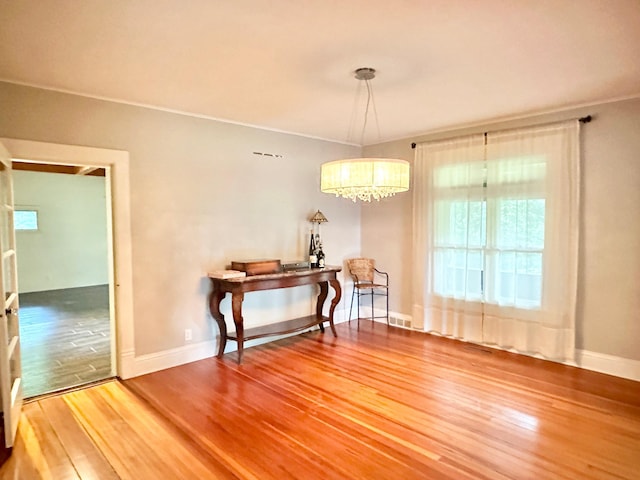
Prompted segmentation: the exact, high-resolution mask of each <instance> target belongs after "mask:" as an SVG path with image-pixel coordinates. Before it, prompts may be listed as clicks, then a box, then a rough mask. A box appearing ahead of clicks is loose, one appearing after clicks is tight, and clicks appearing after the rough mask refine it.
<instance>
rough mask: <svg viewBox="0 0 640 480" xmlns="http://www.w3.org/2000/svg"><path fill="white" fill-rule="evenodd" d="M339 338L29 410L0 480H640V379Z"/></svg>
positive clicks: (291, 343)
mask: <svg viewBox="0 0 640 480" xmlns="http://www.w3.org/2000/svg"><path fill="white" fill-rule="evenodd" d="M337 330H338V335H339V336H338V338H334V337H333V336H332V335H330V334H324V335H322V334H320V333H319V332H311V333H306V334H302V335H298V336H295V337H291V338H288V339H284V340H280V341H277V342H273V343H270V344H266V345H262V346H259V347H254V348H250V349H247V350H245V359H244V363H243V364H242V365H237V363H236V356H235V353H230V354H228V355H225V357H224V358H223V359H222V360H217V359H215V358H212V359H207V360H203V361H199V362H194V363H191V364H188V365H183V366H180V367H176V368H172V369H168V370H164V371H161V372H156V373H153V374H150V375H146V376H142V377H138V378H134V379H130V380H127V381H125V382H122V383H120V382H113V383H109V384H105V385H101V386H98V387H92V388H89V389H86V390H82V391H78V392H73V393H68V394H65V395H62V396H59V397H53V398H48V399H44V400H39V401H37V402H32V403H30V404H28V405H26V407H25V415H24V416H23V421H22V422H21V424H20V429H19V439H18V443H17V445H16V447H15V449H14V454H13V456H12V458H11V459H10V460H9V463H8V464H6V465H5V466H4V467H2V468H1V469H0V479H5V478H20V479H26V480H30V479H40V478H54V479H67V478H70V479H71V478H73V479H90V478H91V479H94V478H99V479H102V478H105V479H112V478H113V479H117V478H120V479H125V478H126V479H128V478H136V479H142V480H144V479H156V478H163V479H194V478H197V479H227V478H238V479H259V480H266V479H304V480H314V479H375V480H378V479H381V480H384V479H403V480H408V479H435V480H437V479H447V480H449V479H450V480H459V479H500V480H503V479H518V480H519V479H536V480H538V479H571V480H574V479H581V480H582V479H617V480H620V479H634V480H637V479H638V478H640V382H632V381H628V380H624V379H620V378H616V377H611V376H607V375H602V374H598V373H594V372H589V371H585V370H580V369H577V368H572V367H567V366H563V365H559V364H555V363H550V362H544V361H542V360H537V359H533V358H529V357H523V356H519V355H514V354H510V353H507V352H501V351H494V350H489V349H486V348H482V347H477V346H473V345H468V344H464V343H460V342H456V341H453V340H448V339H443V338H438V337H433V336H429V335H426V334H422V333H418V332H411V331H405V330H401V329H396V328H389V327H387V326H386V325H383V324H372V323H371V322H369V321H361V322H360V328H359V329H358V328H357V323H356V322H352V324H351V325H348V324H341V325H338V326H337Z"/></svg>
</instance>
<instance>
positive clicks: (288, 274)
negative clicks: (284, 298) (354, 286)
mask: <svg viewBox="0 0 640 480" xmlns="http://www.w3.org/2000/svg"><path fill="white" fill-rule="evenodd" d="M340 271H342V267H340V266H337V265H327V266H325V267H324V268H304V269H300V270H289V271H284V272H278V273H265V274H261V275H247V276H246V277H234V278H224V279H221V278H217V277H214V276H211V275H208V276H209V278H211V279H212V280H218V281H220V282H225V283H227V282H228V283H247V282H260V281H263V280H279V279H284V278H295V277H308V276H311V275H319V274H322V273H337V272H340Z"/></svg>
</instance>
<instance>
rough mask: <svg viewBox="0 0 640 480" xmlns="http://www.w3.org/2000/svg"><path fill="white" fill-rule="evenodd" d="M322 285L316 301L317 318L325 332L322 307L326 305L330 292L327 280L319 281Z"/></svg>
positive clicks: (319, 284) (321, 329)
mask: <svg viewBox="0 0 640 480" xmlns="http://www.w3.org/2000/svg"><path fill="white" fill-rule="evenodd" d="M318 286H319V287H320V293H319V294H318V302H317V303H316V318H317V319H318V321H320V323H319V326H320V331H321V332H322V333H324V322H322V321H321V320H322V308H323V307H324V301H325V300H326V299H327V294H328V293H329V284H328V283H327V282H318Z"/></svg>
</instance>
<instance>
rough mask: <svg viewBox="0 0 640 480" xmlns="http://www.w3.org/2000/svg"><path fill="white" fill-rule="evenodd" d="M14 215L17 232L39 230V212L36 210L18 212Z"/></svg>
mask: <svg viewBox="0 0 640 480" xmlns="http://www.w3.org/2000/svg"><path fill="white" fill-rule="evenodd" d="M13 213H14V214H13V219H14V225H15V229H16V230H38V212H37V211H36V210H16V211H15V212H13Z"/></svg>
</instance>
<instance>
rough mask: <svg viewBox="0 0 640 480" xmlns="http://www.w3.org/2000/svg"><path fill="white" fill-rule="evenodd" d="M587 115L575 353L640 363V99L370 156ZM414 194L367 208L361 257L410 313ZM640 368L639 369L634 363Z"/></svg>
mask: <svg viewBox="0 0 640 480" xmlns="http://www.w3.org/2000/svg"><path fill="white" fill-rule="evenodd" d="M587 114H590V115H592V116H593V121H592V122H591V123H588V124H584V125H583V126H582V162H581V163H582V165H581V180H582V188H581V197H582V198H581V202H582V204H581V227H580V235H581V239H580V264H579V284H578V306H577V319H576V348H578V349H580V350H586V351H588V352H596V353H600V354H604V355H611V356H614V357H618V358H624V359H631V360H634V361H638V360H640V348H638V345H640V322H639V321H638V319H639V318H640V317H639V315H640V314H639V312H640V220H639V219H640V129H639V126H640V99H636V100H627V101H621V102H615V103H608V104H602V105H595V106H591V107H588V108H586V107H585V108H580V109H576V110H574V111H567V112H563V113H556V114H552V115H544V116H539V117H538V118H528V119H521V120H518V121H511V122H502V123H500V124H498V123H494V124H486V125H478V126H473V127H468V128H460V129H458V130H455V131H453V130H450V131H446V132H439V133H434V134H431V135H424V136H420V137H416V138H411V139H404V140H399V141H396V142H390V143H387V144H382V145H375V146H371V147H368V148H366V149H365V155H372V156H373V155H377V154H379V153H384V154H386V155H389V156H395V157H397V158H404V159H407V160H410V161H411V162H413V158H414V151H413V150H412V149H411V147H410V144H411V142H420V141H426V140H430V139H436V138H447V137H453V136H456V135H465V134H469V133H477V132H483V131H485V130H499V129H502V128H511V127H517V126H521V125H525V124H535V123H544V122H550V121H555V120H559V119H563V118H569V117H573V118H576V117H581V116H584V115H587ZM411 208H412V201H411V195H410V194H402V195H398V196H397V197H394V198H391V199H388V200H385V201H382V202H381V203H380V204H372V205H367V206H365V207H363V210H362V253H363V255H367V256H373V257H375V258H378V259H380V261H379V264H380V265H381V266H382V267H387V266H388V267H389V268H390V269H392V270H393V275H392V277H391V288H390V291H391V299H390V303H391V308H392V310H395V311H397V312H400V313H403V314H407V315H410V314H411V288H412V285H411V274H410V271H411V264H412V257H411V238H412V221H411ZM634 365H638V366H640V364H634Z"/></svg>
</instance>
